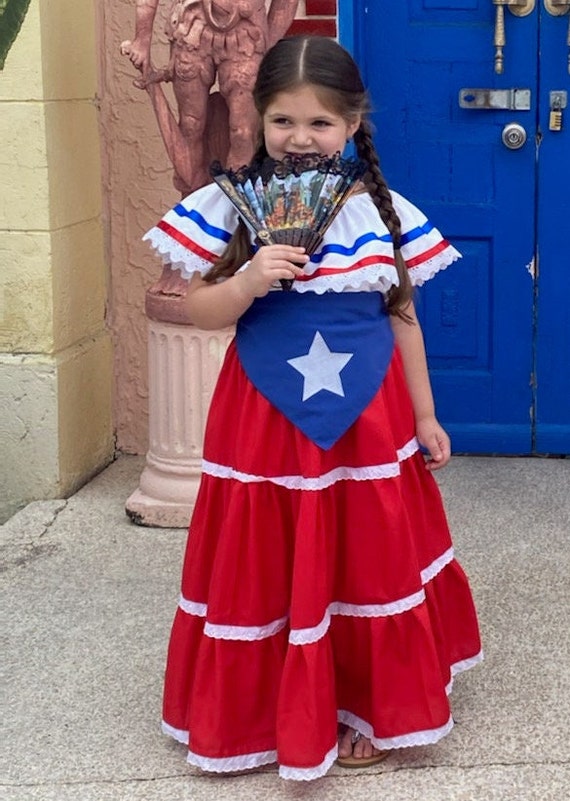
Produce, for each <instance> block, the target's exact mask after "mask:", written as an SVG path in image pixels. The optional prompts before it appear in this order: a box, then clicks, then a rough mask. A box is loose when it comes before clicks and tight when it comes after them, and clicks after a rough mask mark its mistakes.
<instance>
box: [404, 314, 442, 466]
mask: <svg viewBox="0 0 570 801" xmlns="http://www.w3.org/2000/svg"><path fill="white" fill-rule="evenodd" d="M405 312H406V314H408V315H409V316H410V317H411V318H412V320H413V323H411V324H410V323H407V322H406V321H405V320H402V319H400V318H399V317H395V316H393V315H392V316H391V317H390V320H391V323H392V330H393V331H394V337H395V340H396V344H397V345H398V347H399V349H400V353H401V354H402V361H403V364H404V373H405V376H406V383H407V385H408V390H409V393H410V397H411V399H412V406H413V409H414V415H415V418H416V436H417V438H418V441H419V443H420V445H423V446H424V447H425V448H427V450H428V451H429V454H430V456H431V460H430V461H428V462H427V463H426V466H427V468H428V469H429V470H438V469H439V468H440V467H444V466H445V465H446V464H447V463H448V462H449V459H450V458H451V444H450V440H449V437H448V435H447V433H446V431H444V429H443V428H442V427H441V425H440V424H439V423H438V421H437V419H436V416H435V407H434V402H433V395H432V391H431V383H430V380H429V374H428V368H427V361H426V352H425V346H424V338H423V334H422V329H421V326H420V324H419V321H418V318H417V317H416V312H415V309H414V305H413V303H410V305H409V306H408V307H407V308H406V309H405Z"/></svg>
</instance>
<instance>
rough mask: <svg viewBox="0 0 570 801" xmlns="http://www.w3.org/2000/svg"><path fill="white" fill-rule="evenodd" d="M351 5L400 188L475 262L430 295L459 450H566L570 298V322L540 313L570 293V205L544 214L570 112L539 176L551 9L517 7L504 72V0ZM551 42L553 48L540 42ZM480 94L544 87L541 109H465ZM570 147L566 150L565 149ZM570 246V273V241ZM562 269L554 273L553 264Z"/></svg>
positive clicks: (424, 313) (427, 301) (426, 291)
mask: <svg viewBox="0 0 570 801" xmlns="http://www.w3.org/2000/svg"><path fill="white" fill-rule="evenodd" d="M349 5H350V4H348V5H345V4H341V32H342V31H343V30H349V31H350V33H351V37H350V38H351V41H350V42H347V41H345V40H343V43H344V44H346V46H348V47H349V48H350V49H351V50H352V52H353V53H354V54H355V57H356V58H357V60H358V62H359V63H360V65H361V68H362V71H363V74H364V78H365V81H366V83H367V85H368V87H369V88H370V92H371V95H372V100H373V105H374V113H373V122H374V124H375V126H376V131H377V133H376V141H377V145H378V151H379V154H380V158H381V162H382V166H383V169H384V172H385V174H386V178H387V180H388V183H389V185H390V186H393V187H394V189H397V190H398V191H400V192H402V193H403V194H405V195H407V196H408V197H410V199H411V200H413V201H414V202H415V203H417V205H418V206H420V208H422V209H423V210H424V211H425V212H426V214H428V216H429V217H430V219H431V220H432V221H433V222H434V223H435V224H436V225H437V226H438V227H439V228H441V229H442V231H444V233H445V235H446V236H447V237H448V238H449V239H450V240H451V241H452V242H453V243H454V244H455V245H456V247H457V248H458V249H459V250H460V251H461V252H462V253H463V259H462V260H461V261H460V262H458V263H456V264H455V265H453V266H452V267H451V268H450V269H448V270H447V271H445V272H444V273H442V274H441V275H439V276H438V277H437V278H436V279H435V280H434V281H433V282H430V283H428V284H427V285H426V287H424V288H422V289H421V290H420V291H419V293H418V297H417V304H418V311H419V314H420V317H421V319H422V323H423V326H424V331H425V335H426V343H427V349H428V358H429V363H430V370H431V375H432V382H433V386H434V393H435V396H436V403H437V407H438V414H439V416H440V418H441V420H442V422H444V423H445V425H446V426H447V428H448V429H449V431H450V433H451V434H452V438H453V445H454V449H455V450H456V451H470V452H497V453H530V452H532V450H533V448H534V445H535V443H537V445H538V447H539V449H541V450H544V447H545V446H543V447H542V448H541V447H540V441H541V434H540V432H541V430H542V429H544V432H545V433H544V436H545V437H546V431H547V429H548V430H549V431H550V433H549V435H548V436H549V437H550V440H549V446H548V448H547V450H548V451H550V452H562V450H561V449H562V448H564V447H566V446H565V445H563V444H562V440H561V439H560V437H561V435H562V433H563V430H565V431H566V435H567V432H568V429H569V426H568V414H567V409H568V400H567V399H568V397H570V391H569V390H568V386H567V382H568V370H567V369H566V375H565V378H563V379H560V378H556V377H554V376H553V372H556V365H558V368H559V369H560V361H559V360H558V359H557V358H553V355H552V343H553V341H555V340H556V341H557V342H558V343H560V348H561V349H562V350H564V349H565V353H566V360H567V361H566V368H567V364H568V358H570V348H569V347H568V341H567V340H568V336H569V334H568V330H569V326H568V325H566V327H565V329H564V331H563V330H562V328H564V326H563V325H562V321H561V317H563V316H564V315H566V320H568V317H567V315H568V303H566V305H565V311H560V312H559V313H558V315H556V314H553V312H552V311H551V312H550V313H549V312H547V310H546V309H545V308H543V307H542V305H540V304H541V303H542V298H544V304H545V305H546V304H547V303H548V304H552V303H553V302H554V298H556V296H557V294H560V291H561V290H560V282H561V280H562V271H561V263H560V262H561V259H560V258H558V259H554V258H553V252H552V246H551V244H550V242H557V243H558V244H557V247H558V250H559V252H561V253H563V252H564V243H563V242H562V241H561V240H562V239H563V238H564V236H563V234H562V233H561V230H562V229H563V228H564V227H565V225H564V220H563V218H564V217H565V218H566V226H567V224H568V223H567V220H568V206H567V205H566V207H561V210H560V212H557V213H556V214H553V213H551V212H550V213H549V215H548V222H545V221H544V220H542V218H541V216H540V214H539V209H542V208H544V209H547V208H548V206H549V205H550V206H551V205H552V202H553V199H554V198H555V196H556V191H555V187H554V184H553V178H554V177H555V175H556V174H557V172H559V171H560V169H561V168H562V167H563V166H564V165H565V167H566V169H567V168H568V164H569V163H570V143H569V141H568V130H570V109H569V113H568V115H567V117H568V126H567V130H566V131H564V133H562V134H561V135H558V139H557V140H556V141H555V144H556V148H554V147H553V148H552V152H551V153H550V155H549V160H548V161H545V162H544V168H542V166H541V170H542V171H541V170H537V148H536V141H537V135H538V133H539V129H538V121H539V115H543V114H544V113H545V111H546V112H547V111H548V107H547V104H546V109H545V108H544V106H545V103H544V98H543V97H541V92H542V93H544V90H543V89H542V87H541V85H540V84H539V79H540V78H541V75H540V71H539V69H538V57H537V53H538V46H539V41H541V43H542V46H543V47H545V46H546V45H547V43H548V42H549V39H548V36H549V34H548V33H547V32H546V26H545V28H544V29H541V27H540V24H541V21H542V16H543V15H542V14H541V11H542V6H539V5H538V4H537V7H536V8H535V10H534V12H533V13H532V14H530V15H529V16H528V17H524V18H518V17H514V16H513V15H511V14H510V13H509V12H508V11H505V23H506V37H507V44H506V47H505V49H504V56H505V67H504V73H503V74H502V75H495V73H494V69H493V64H494V47H493V34H494V15H495V8H494V6H493V5H492V2H491V0H407V1H405V0H404V1H402V2H391V3H369V2H366V1H365V0H354V2H353V4H352V6H350V11H349V10H348V7H349ZM343 6H344V13H345V14H346V15H347V17H348V18H349V19H348V20H347V22H348V24H347V25H346V26H344V25H343ZM551 21H554V22H560V18H558V19H557V20H554V19H553V18H551ZM561 27H563V25H562V26H561ZM543 33H544V36H545V37H546V39H543V40H540V36H541V35H542V34H543ZM553 50H554V48H553ZM563 66H564V62H563ZM542 79H543V80H544V76H542ZM565 80H566V82H567V81H568V78H567V74H566V79H565ZM467 87H472V88H511V87H512V88H515V87H516V88H527V89H530V90H531V109H530V110H529V111H511V110H495V109H493V110H474V109H463V108H460V106H459V102H458V96H459V91H460V89H462V88H467ZM554 88H564V87H563V86H556V87H554ZM547 116H548V114H547V113H546V117H547ZM514 121H516V122H519V123H521V124H523V125H524V127H525V128H526V130H527V134H528V140H527V142H526V144H525V145H524V146H523V147H522V148H521V149H520V150H508V149H507V148H506V147H505V145H504V144H503V143H502V140H501V132H502V130H503V127H504V126H505V125H506V124H507V123H510V122H514ZM546 121H547V122H548V120H546ZM541 123H542V124H544V123H543V121H542V116H541ZM553 136H554V134H553ZM546 138H547V137H546V136H545V137H544V139H543V141H542V144H543V145H544V144H545V142H546ZM563 140H566V141H565V143H564V141H563ZM541 147H542V146H541ZM561 147H562V148H564V147H565V148H566V152H565V153H564V154H562V155H560V154H558V155H555V151H556V152H558V150H559V149H560V148H561ZM545 149H546V148H544V150H545ZM539 152H540V159H541V160H542V158H543V155H544V151H543V150H539ZM555 162H556V166H555ZM539 163H540V164H541V165H542V161H540V162H539ZM549 175H550V177H549ZM568 183H569V182H568V181H567V182H566V191H565V195H566V204H567V202H568V189H567V186H568ZM541 192H542V197H541ZM537 198H538V206H537ZM541 204H542V205H541ZM544 225H547V226H548V240H549V241H548V242H546V243H545V242H544V241H543V242H542V246H541V247H542V249H541V251H540V253H541V256H540V258H541V261H540V281H541V283H537V281H536V270H535V265H536V262H535V260H534V256H535V252H536V247H537V232H538V230H539V228H540V226H543V227H544ZM554 228H556V230H553V229H554ZM565 247H566V253H565V260H566V265H567V266H566V269H565V270H564V273H565V274H566V276H568V275H569V274H570V266H569V265H568V245H567V242H566V246H565ZM554 261H556V262H557V264H555V265H554V268H553V270H551V273H552V275H549V276H548V277H546V276H545V275H544V271H545V270H546V264H547V263H548V264H551V263H553V262H554ZM562 261H564V257H563V258H562ZM569 283H570V282H569V281H567V282H566V286H568V284H569ZM537 294H538V297H539V306H538V317H537V318H535V296H536V295H537ZM536 320H538V328H537V329H536V330H537V331H538V340H537V345H536V351H535V345H534V336H535V333H536V331H535V323H536ZM565 337H566V339H565ZM553 338H554V339H553ZM549 343H550V344H549ZM535 356H536V361H537V363H536V365H535ZM553 381H555V383H556V387H555V388H554V387H553ZM565 381H566V383H565ZM535 384H536V393H535ZM543 389H544V392H543ZM543 395H544V398H543ZM564 397H566V401H564ZM561 404H562V407H563V408H561ZM535 423H536V428H535ZM541 427H542V428H541ZM553 427H554V428H553ZM551 429H552V430H551ZM554 429H556V430H554ZM551 435H552V436H551ZM553 438H554V440H555V442H553V441H552V439H553ZM544 442H545V443H546V440H544ZM556 443H558V444H556Z"/></svg>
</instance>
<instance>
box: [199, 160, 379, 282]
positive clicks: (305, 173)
mask: <svg viewBox="0 0 570 801" xmlns="http://www.w3.org/2000/svg"><path fill="white" fill-rule="evenodd" d="M365 171H366V163H365V162H363V161H359V160H356V159H343V158H342V157H341V155H340V153H336V154H335V155H334V156H322V155H320V154H318V153H309V154H306V155H303V156H296V155H287V156H285V158H284V159H282V160H281V161H277V160H275V159H272V158H269V157H268V158H265V159H263V160H262V161H260V162H259V161H258V162H253V163H252V164H250V165H249V166H244V167H241V168H240V169H239V170H235V171H234V170H229V169H224V167H222V165H221V164H220V163H219V162H214V164H212V166H211V168H210V172H211V174H212V177H213V179H214V181H216V183H217V184H218V186H219V187H220V189H222V190H223V191H224V192H225V193H226V195H227V196H228V198H229V199H230V200H231V201H232V203H233V204H234V206H235V207H236V209H237V210H238V212H239V213H240V216H241V217H242V219H243V221H244V222H245V223H246V225H247V226H248V227H249V228H250V230H251V231H252V232H253V233H254V234H255V236H256V237H257V239H258V241H259V242H260V243H261V244H262V245H281V244H286V245H294V246H297V247H304V248H305V250H306V252H307V254H308V255H309V256H311V255H312V254H313V253H314V252H315V251H316V249H317V248H318V246H319V245H320V243H321V242H322V239H323V236H324V233H325V231H326V230H327V228H328V227H329V225H330V224H331V223H332V221H333V220H334V218H335V217H336V215H337V214H338V212H339V211H340V209H341V208H342V206H343V205H344V203H345V202H346V200H347V198H348V197H349V195H350V193H351V192H352V191H353V189H354V187H355V185H356V183H357V181H358V180H359V178H361V177H362V175H363V174H364V172H365ZM292 283H293V282H292V281H287V280H282V281H281V285H282V286H283V289H291V285H292Z"/></svg>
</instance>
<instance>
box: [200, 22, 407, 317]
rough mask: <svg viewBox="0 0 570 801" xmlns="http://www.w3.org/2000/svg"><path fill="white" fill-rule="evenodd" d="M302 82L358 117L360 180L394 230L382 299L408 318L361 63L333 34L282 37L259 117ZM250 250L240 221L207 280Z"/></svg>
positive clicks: (260, 88) (261, 85) (260, 97)
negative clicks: (391, 278)
mask: <svg viewBox="0 0 570 801" xmlns="http://www.w3.org/2000/svg"><path fill="white" fill-rule="evenodd" d="M303 85H310V86H311V87H312V88H313V89H314V90H315V92H316V94H317V95H318V96H319V99H320V100H321V102H322V103H323V105H324V106H326V107H327V108H330V109H331V110H333V111H334V112H335V113H336V114H339V115H340V116H342V117H343V118H344V119H345V120H346V121H347V123H350V122H353V121H354V120H355V119H356V118H357V117H358V116H360V117H361V123H360V126H359V128H358V130H357V131H356V133H355V134H354V144H355V148H356V153H357V155H358V157H359V158H360V159H362V160H363V161H365V162H366V164H367V165H368V169H367V171H366V174H365V175H364V177H363V182H364V185H365V187H366V190H367V191H368V193H369V194H370V197H371V198H372V201H373V202H374V205H375V206H376V208H377V209H378V213H379V214H380V217H381V218H382V220H383V221H384V224H385V225H386V227H387V228H388V231H389V232H390V235H391V236H392V242H393V244H394V258H395V263H396V269H397V271H398V278H399V285H398V286H394V287H392V288H391V289H390V290H389V292H388V294H387V298H386V305H387V309H388V312H389V313H390V314H394V315H397V316H398V317H401V318H403V319H406V320H409V319H410V318H409V316H408V315H407V314H406V312H405V310H406V307H407V306H408V304H409V302H410V300H411V297H412V288H411V284H410V279H409V275H408V270H407V268H406V263H405V261H404V259H403V257H402V254H401V252H400V238H401V233H402V231H401V223H400V219H399V217H398V215H397V214H396V211H395V210H394V206H393V204H392V198H391V195H390V190H389V189H388V185H387V184H386V181H385V179H384V176H383V175H382V171H381V169H380V161H379V158H378V153H377V152H376V148H375V147H374V142H373V139H372V129H371V126H370V122H369V120H368V114H369V111H370V102H369V99H368V93H367V91H366V89H365V87H364V84H363V83H362V78H361V76H360V72H359V69H358V67H357V65H356V63H355V61H354V59H353V58H352V56H351V55H350V53H348V51H347V50H345V49H344V48H343V47H341V46H340V45H339V44H338V43H337V42H335V41H334V40H333V39H329V38H327V37H324V36H292V37H288V38H286V39H281V40H280V41H279V42H277V44H275V45H274V46H273V47H272V48H271V49H270V50H268V51H267V53H266V54H265V56H264V57H263V60H262V62H261V64H260V67H259V71H258V73H257V80H256V83H255V87H254V89H253V99H254V102H255V107H256V109H257V111H258V113H259V116H260V118H262V117H263V115H264V113H265V111H266V109H267V107H268V106H269V104H270V103H271V101H272V100H273V98H274V97H275V95H276V94H278V93H279V92H285V91H289V90H291V89H295V88H297V87H299V86H303ZM265 155H267V151H266V149H265V144H264V142H263V134H262V133H260V137H259V142H258V147H257V150H256V152H255V155H254V159H258V158H259V159H260V158H263V157H264V156H265ZM250 251H251V246H250V240H249V233H248V231H247V228H246V227H245V225H244V224H243V223H242V222H241V221H240V223H239V225H238V228H237V229H236V231H235V233H234V235H233V236H232V239H231V241H230V243H229V245H228V247H227V248H226V251H225V252H224V253H223V254H222V256H221V258H220V259H219V260H218V262H217V263H216V264H215V265H214V267H213V268H212V269H211V270H210V271H209V273H208V274H207V276H206V280H207V281H214V280H215V279H216V278H218V277H221V276H229V275H233V273H234V272H235V271H236V270H237V269H238V267H239V266H240V265H241V264H243V263H244V262H245V261H247V259H248V258H250V255H251V253H250Z"/></svg>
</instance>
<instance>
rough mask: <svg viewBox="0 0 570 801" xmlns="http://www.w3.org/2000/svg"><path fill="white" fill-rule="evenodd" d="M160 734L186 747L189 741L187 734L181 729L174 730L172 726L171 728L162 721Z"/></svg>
mask: <svg viewBox="0 0 570 801" xmlns="http://www.w3.org/2000/svg"><path fill="white" fill-rule="evenodd" d="M162 732H163V734H167V735H168V736H169V737H172V738H173V739H174V740H176V742H177V743H182V744H183V745H188V741H189V739H190V736H189V734H188V732H187V731H184V730H183V729H175V728H174V726H171V725H170V723H167V722H166V721H165V720H163V721H162Z"/></svg>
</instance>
